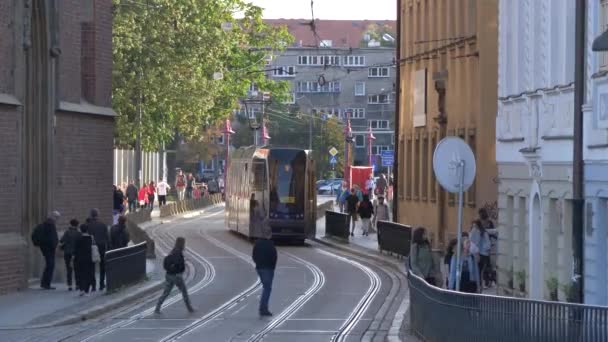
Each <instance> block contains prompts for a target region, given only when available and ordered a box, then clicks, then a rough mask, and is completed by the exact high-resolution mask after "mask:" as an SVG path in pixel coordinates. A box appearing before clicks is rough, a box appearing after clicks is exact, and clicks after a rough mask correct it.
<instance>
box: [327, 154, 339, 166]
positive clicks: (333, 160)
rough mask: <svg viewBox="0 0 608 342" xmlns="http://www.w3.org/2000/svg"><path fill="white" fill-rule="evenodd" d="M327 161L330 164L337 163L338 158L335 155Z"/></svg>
mask: <svg viewBox="0 0 608 342" xmlns="http://www.w3.org/2000/svg"><path fill="white" fill-rule="evenodd" d="M329 163H330V164H332V165H334V164H338V158H337V157H336V156H331V157H329Z"/></svg>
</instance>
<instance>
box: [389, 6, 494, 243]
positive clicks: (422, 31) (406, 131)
mask: <svg viewBox="0 0 608 342" xmlns="http://www.w3.org/2000/svg"><path fill="white" fill-rule="evenodd" d="M400 12H401V13H399V15H400V19H401V20H400V22H401V25H400V26H401V27H400V30H401V31H400V34H401V36H400V43H401V46H400V87H399V92H400V94H399V113H398V115H399V119H398V122H399V125H398V127H397V132H396V136H397V137H398V146H397V153H398V158H397V164H398V168H399V169H398V173H397V177H398V182H397V187H398V189H397V191H396V194H397V198H396V201H395V202H396V205H397V213H398V218H397V221H398V222H400V223H403V224H408V225H412V226H424V227H426V228H427V229H428V230H429V233H430V237H431V239H432V240H433V245H434V246H435V247H443V246H444V245H445V244H446V243H447V241H449V239H450V238H453V237H456V229H457V227H456V226H457V218H458V217H457V214H458V211H457V209H458V203H457V200H458V197H457V195H455V194H448V193H445V192H444V191H443V190H442V189H441V186H440V185H439V184H438V183H437V181H436V179H435V176H434V173H433V151H434V149H435V146H436V145H437V143H438V142H439V141H440V140H441V139H442V138H443V137H445V136H459V137H461V138H462V139H463V140H465V141H466V142H467V143H468V144H469V146H471V148H472V150H473V151H474V154H475V158H476V161H477V177H476V180H475V183H474V184H473V186H472V187H471V188H470V189H469V190H468V191H467V193H466V194H465V196H464V201H465V207H464V226H463V229H465V230H468V228H469V226H470V223H471V221H472V220H474V219H475V218H476V217H477V211H478V209H479V208H481V207H486V208H488V209H489V210H490V213H491V215H492V216H493V218H494V221H495V223H496V218H497V210H496V200H497V167H496V155H495V131H496V128H495V124H496V111H497V89H498V85H497V82H498V0H401V6H400Z"/></svg>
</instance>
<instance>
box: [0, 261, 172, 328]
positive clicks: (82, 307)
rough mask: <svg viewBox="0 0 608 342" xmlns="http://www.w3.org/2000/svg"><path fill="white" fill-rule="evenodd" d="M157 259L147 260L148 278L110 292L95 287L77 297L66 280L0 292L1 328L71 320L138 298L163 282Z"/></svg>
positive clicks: (152, 290) (86, 316)
mask: <svg viewBox="0 0 608 342" xmlns="http://www.w3.org/2000/svg"><path fill="white" fill-rule="evenodd" d="M157 262H158V261H156V260H147V261H146V273H147V276H148V281H145V282H142V283H140V284H136V285H133V286H131V287H129V288H127V289H124V290H122V291H118V292H114V293H110V294H106V293H105V292H101V291H96V292H92V293H91V294H90V295H89V296H84V297H80V296H79V293H78V291H68V288H67V285H66V284H64V283H61V284H58V283H54V284H52V286H54V287H56V288H57V289H56V290H41V289H40V288H39V287H38V284H36V285H33V284H32V285H31V286H30V287H29V288H28V289H26V290H23V291H20V292H14V293H10V294H7V295H4V296H0V307H1V308H2V310H0V330H6V329H19V328H33V327H48V326H57V325H63V324H71V323H75V322H78V321H81V320H83V319H87V318H91V317H93V316H98V315H100V314H103V313H105V312H107V311H109V310H112V309H114V308H117V307H119V306H122V305H124V304H125V303H126V302H129V301H134V300H137V299H139V298H141V297H142V296H145V295H147V294H150V293H152V292H155V291H156V290H158V289H159V288H160V285H162V282H161V281H162V274H161V272H160V270H161V267H160V266H159V265H158V264H157ZM97 279H99V278H97Z"/></svg>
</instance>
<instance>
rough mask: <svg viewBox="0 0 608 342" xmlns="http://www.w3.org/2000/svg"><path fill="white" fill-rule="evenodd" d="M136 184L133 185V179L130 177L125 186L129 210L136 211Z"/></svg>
mask: <svg viewBox="0 0 608 342" xmlns="http://www.w3.org/2000/svg"><path fill="white" fill-rule="evenodd" d="M137 193H138V190H137V186H135V181H133V180H132V179H131V181H130V182H129V186H127V201H128V204H129V212H130V213H132V212H135V211H137Z"/></svg>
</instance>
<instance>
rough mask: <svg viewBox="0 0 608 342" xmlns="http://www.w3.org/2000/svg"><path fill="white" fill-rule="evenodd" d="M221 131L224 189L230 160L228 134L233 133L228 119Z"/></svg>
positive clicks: (226, 184)
mask: <svg viewBox="0 0 608 342" xmlns="http://www.w3.org/2000/svg"><path fill="white" fill-rule="evenodd" d="M222 133H224V144H226V161H225V162H224V189H226V188H227V186H228V183H227V182H228V164H229V162H230V136H231V135H232V134H234V131H233V130H232V125H231V124H230V119H226V122H225V123H224V130H223V131H222Z"/></svg>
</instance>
